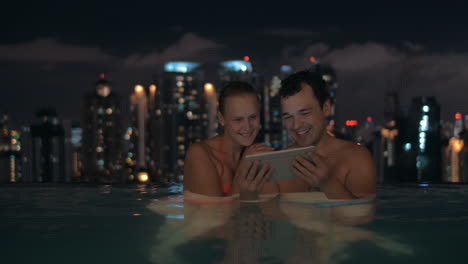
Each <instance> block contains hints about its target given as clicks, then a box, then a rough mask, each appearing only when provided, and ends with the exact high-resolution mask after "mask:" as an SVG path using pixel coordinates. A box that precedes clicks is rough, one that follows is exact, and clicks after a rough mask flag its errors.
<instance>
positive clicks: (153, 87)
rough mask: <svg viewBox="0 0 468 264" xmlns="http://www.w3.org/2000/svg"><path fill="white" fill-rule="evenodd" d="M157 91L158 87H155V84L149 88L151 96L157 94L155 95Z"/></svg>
mask: <svg viewBox="0 0 468 264" xmlns="http://www.w3.org/2000/svg"><path fill="white" fill-rule="evenodd" d="M156 89H157V87H156V85H154V84H151V85H150V86H149V90H150V93H151V94H155V93H156Z"/></svg>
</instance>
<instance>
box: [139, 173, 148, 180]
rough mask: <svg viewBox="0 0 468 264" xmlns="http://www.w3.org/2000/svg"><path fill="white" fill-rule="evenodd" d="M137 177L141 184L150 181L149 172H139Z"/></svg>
mask: <svg viewBox="0 0 468 264" xmlns="http://www.w3.org/2000/svg"><path fill="white" fill-rule="evenodd" d="M137 177H138V180H139V181H140V182H147V181H148V180H149V176H148V173H147V172H139V173H138V176H137Z"/></svg>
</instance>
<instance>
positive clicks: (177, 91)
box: [153, 62, 208, 181]
mask: <svg viewBox="0 0 468 264" xmlns="http://www.w3.org/2000/svg"><path fill="white" fill-rule="evenodd" d="M158 90H161V93H157V94H156V103H155V106H156V107H155V111H154V113H155V119H154V120H155V122H159V123H160V128H159V130H157V131H153V137H154V138H157V142H158V143H157V146H158V153H157V154H156V167H157V168H158V169H157V172H158V173H157V177H158V178H160V179H161V180H162V181H181V180H182V179H183V168H184V160H185V153H186V150H187V148H188V147H189V145H190V144H191V143H193V142H195V141H199V140H201V139H203V138H205V137H206V131H207V128H206V125H207V119H208V115H207V113H206V108H205V106H206V103H205V97H204V87H203V72H202V71H201V69H200V65H199V64H198V63H194V62H168V63H166V64H165V65H164V74H163V80H162V83H161V85H160V89H158ZM158 96H159V98H158ZM163 178H165V179H163Z"/></svg>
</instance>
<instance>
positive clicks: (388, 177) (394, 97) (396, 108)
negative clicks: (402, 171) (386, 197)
mask: <svg viewBox="0 0 468 264" xmlns="http://www.w3.org/2000/svg"><path fill="white" fill-rule="evenodd" d="M400 122H401V120H400V103H399V98H398V93H397V92H388V93H386V94H385V99H384V126H383V128H382V129H381V130H380V137H381V148H380V153H375V155H374V157H378V158H380V159H381V160H380V162H379V163H378V164H379V165H381V167H379V168H378V171H379V182H386V183H391V182H396V181H399V179H397V178H398V175H399V171H398V155H399V153H400V152H401V144H400V141H399V138H400V137H399V136H398V134H399V133H400V130H399V125H400Z"/></svg>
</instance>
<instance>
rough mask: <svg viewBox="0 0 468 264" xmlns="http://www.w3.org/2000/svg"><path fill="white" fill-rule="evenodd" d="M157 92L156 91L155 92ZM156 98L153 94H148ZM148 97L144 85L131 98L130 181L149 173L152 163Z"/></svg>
mask: <svg viewBox="0 0 468 264" xmlns="http://www.w3.org/2000/svg"><path fill="white" fill-rule="evenodd" d="M154 92H155V91H154ZM148 95H149V97H154V95H153V94H151V93H150V94H148ZM148 95H147V93H146V91H145V88H144V87H143V86H142V85H136V86H135V88H134V93H133V94H132V95H131V96H130V112H131V123H132V124H131V127H130V128H129V130H128V131H127V133H129V132H130V135H131V140H130V142H131V143H130V144H129V145H130V149H129V151H128V153H127V165H128V167H129V168H130V170H131V171H129V172H130V175H129V180H134V179H136V178H137V176H138V174H139V173H140V172H146V173H147V172H148V170H149V161H150V156H149V155H150V151H149V150H150V145H149V144H148V142H149V132H150V131H149V127H148V114H149V113H148V109H149V108H150V107H151V106H152V104H150V101H149V99H151V98H148ZM153 101H154V99H153Z"/></svg>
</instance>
